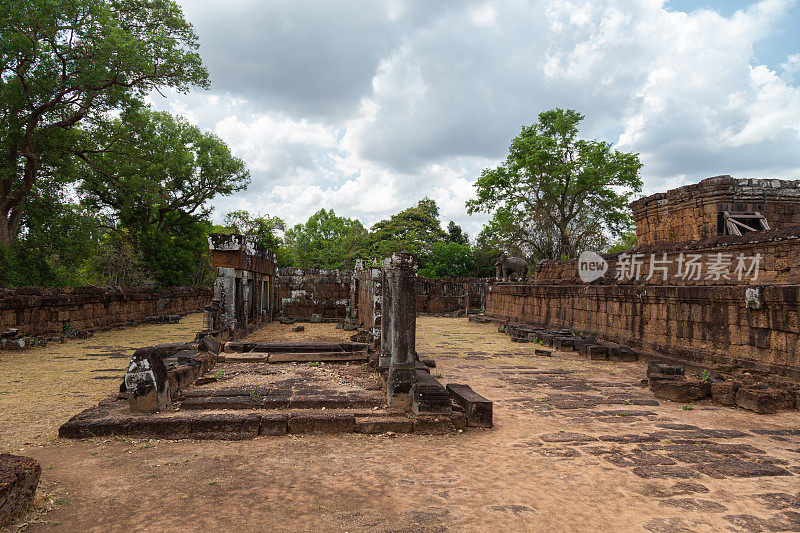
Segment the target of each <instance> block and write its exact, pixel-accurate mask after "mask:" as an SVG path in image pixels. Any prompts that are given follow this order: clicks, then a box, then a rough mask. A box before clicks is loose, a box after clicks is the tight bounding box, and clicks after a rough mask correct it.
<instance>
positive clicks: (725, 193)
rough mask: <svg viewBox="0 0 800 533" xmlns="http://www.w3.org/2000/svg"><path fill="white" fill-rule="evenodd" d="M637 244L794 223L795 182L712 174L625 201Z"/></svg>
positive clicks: (798, 203)
mask: <svg viewBox="0 0 800 533" xmlns="http://www.w3.org/2000/svg"><path fill="white" fill-rule="evenodd" d="M631 208H632V209H633V217H634V219H635V221H636V237H637V239H638V244H639V246H646V245H650V244H660V243H677V242H682V241H699V240H703V239H707V238H709V237H715V236H717V235H734V236H737V235H742V234H744V233H748V232H750V231H762V230H767V229H776V228H785V227H788V226H797V225H800V181H787V180H756V179H736V178H732V177H731V176H717V177H714V178H707V179H704V180H703V181H701V182H699V183H696V184H693V185H687V186H685V187H680V188H678V189H673V190H671V191H667V192H662V193H657V194H653V195H651V196H648V197H646V198H642V199H641V200H637V201H636V202H633V203H632V204H631Z"/></svg>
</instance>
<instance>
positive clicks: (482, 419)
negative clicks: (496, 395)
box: [447, 383, 492, 428]
mask: <svg viewBox="0 0 800 533" xmlns="http://www.w3.org/2000/svg"><path fill="white" fill-rule="evenodd" d="M447 392H448V393H449V394H450V398H451V399H452V400H453V401H454V402H456V403H457V404H458V405H460V406H461V407H462V408H463V409H464V414H465V415H466V417H467V425H468V426H472V427H484V428H490V427H492V402H491V401H490V400H488V399H486V398H484V397H483V396H481V395H480V394H478V393H477V392H475V391H474V390H472V388H471V387H470V386H469V385H464V384H461V383H448V385H447Z"/></svg>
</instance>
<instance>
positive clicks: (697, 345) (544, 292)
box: [486, 284, 800, 380]
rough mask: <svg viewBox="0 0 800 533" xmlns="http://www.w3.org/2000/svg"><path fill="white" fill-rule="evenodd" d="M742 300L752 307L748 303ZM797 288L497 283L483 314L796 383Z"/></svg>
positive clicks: (799, 362)
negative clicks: (754, 372)
mask: <svg viewBox="0 0 800 533" xmlns="http://www.w3.org/2000/svg"><path fill="white" fill-rule="evenodd" d="M748 301H750V302H752V303H751V304H749V306H748ZM798 302H800V286H798V285H786V286H782V285H774V286H761V287H745V286H718V287H711V286H705V287H692V286H688V287H679V286H671V287H670V286H640V285H636V286H630V285H582V286H575V285H523V284H498V285H494V286H492V287H491V288H490V290H489V293H488V296H487V302H486V314H487V315H488V316H490V317H492V318H496V319H498V320H501V321H504V322H512V323H515V324H529V325H532V326H537V327H541V328H547V329H561V328H568V329H574V330H577V331H579V332H580V333H581V334H589V335H594V336H596V337H598V338H600V339H604V340H607V341H611V342H616V343H619V344H623V345H626V346H630V347H632V348H635V349H641V350H644V351H649V352H654V353H658V354H664V355H668V356H671V357H673V358H676V359H680V360H683V361H687V362H694V363H698V364H703V365H710V366H713V365H722V366H725V365H733V366H739V367H742V368H744V369H747V370H756V371H760V372H766V373H771V374H775V375H782V376H786V377H789V378H791V379H794V380H800V308H799V307H798Z"/></svg>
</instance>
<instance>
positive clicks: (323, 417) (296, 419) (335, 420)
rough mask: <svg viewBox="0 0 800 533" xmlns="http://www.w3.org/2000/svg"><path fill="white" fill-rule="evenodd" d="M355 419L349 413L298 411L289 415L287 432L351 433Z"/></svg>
mask: <svg viewBox="0 0 800 533" xmlns="http://www.w3.org/2000/svg"><path fill="white" fill-rule="evenodd" d="M355 427H356V419H355V416H353V415H351V414H341V413H298V414H293V415H291V416H290V417H289V433H291V434H293V435H297V434H324V435H332V434H337V433H352V432H353V431H355Z"/></svg>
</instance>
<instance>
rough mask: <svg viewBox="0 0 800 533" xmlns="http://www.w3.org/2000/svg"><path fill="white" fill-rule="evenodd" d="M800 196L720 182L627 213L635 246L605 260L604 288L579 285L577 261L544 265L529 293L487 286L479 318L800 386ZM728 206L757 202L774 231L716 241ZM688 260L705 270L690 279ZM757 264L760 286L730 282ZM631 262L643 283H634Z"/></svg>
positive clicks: (788, 189)
mask: <svg viewBox="0 0 800 533" xmlns="http://www.w3.org/2000/svg"><path fill="white" fill-rule="evenodd" d="M798 191H800V188H798V182H783V181H778V180H734V179H733V178H730V177H721V178H711V179H709V180H704V181H702V182H700V183H698V184H697V185H692V186H688V187H684V188H682V189H677V190H676V191H670V192H668V193H664V194H660V195H654V196H652V197H650V198H646V199H644V200H640V201H638V202H634V203H633V204H632V207H633V209H634V214H635V217H636V222H637V234H638V236H639V241H640V244H639V246H638V247H636V248H633V249H631V250H627V251H625V252H623V253H620V254H613V255H606V256H604V259H605V260H606V261H607V263H608V270H607V271H606V272H605V274H604V275H603V276H600V277H599V278H597V279H595V280H594V281H591V282H590V283H586V282H584V281H582V280H581V279H580V276H579V270H578V260H568V261H548V262H544V263H541V264H539V265H537V268H536V273H535V275H534V279H533V282H532V283H529V284H514V283H512V284H507V283H504V284H495V285H493V286H491V287H490V289H489V292H488V294H487V298H486V314H487V316H489V317H492V318H495V319H497V320H500V321H504V322H509V323H519V324H528V325H532V326H535V327H539V328H543V329H562V328H565V329H572V330H576V331H578V332H580V333H581V334H588V335H594V336H596V337H598V338H599V339H603V340H607V341H611V342H616V343H619V344H623V345H627V346H630V347H632V348H635V349H639V350H642V351H645V352H650V353H654V354H658V355H662V356H667V357H672V358H674V359H678V360H682V361H686V362H690V363H696V364H701V365H705V366H709V367H715V368H726V367H730V368H741V369H744V370H749V371H755V372H759V373H769V374H772V375H776V376H785V377H788V378H790V379H792V380H797V381H800V220H798V221H796V222H795V225H791V222H792V221H794V220H795V219H798V217H800V194H798ZM758 195H761V196H760V200H758V198H757V197H758ZM712 200H713V201H712ZM730 201H734V202H739V201H742V202H744V201H746V202H755V203H758V202H760V205H755V206H750V207H751V208H752V207H755V209H753V210H756V211H758V210H761V211H760V212H762V214H765V215H766V216H767V219H768V221H769V222H770V225H771V227H772V229H770V230H764V231H755V232H750V233H746V234H744V235H741V236H734V235H724V236H723V235H717V234H716V233H715V232H712V231H711V228H712V222H713V223H714V226H713V227H714V228H716V225H715V224H716V216H717V209H718V202H722V203H724V202H730ZM740 207H741V211H745V210H747V209H746V208H745V207H742V206H740ZM770 217H772V218H770ZM665 240H672V241H680V242H664V241H665ZM693 255H694V256H699V257H700V263H701V264H702V265H703V268H704V269H705V270H702V271H701V272H700V273H699V274H698V273H697V272H692V273H691V275H686V274H688V272H687V268H686V261H688V260H689V258H690V257H691V256H693ZM756 256H757V257H758V261H757V268H758V275H757V276H753V275H752V273H747V272H744V273H743V275H741V276H740V275H737V273H736V267H737V264H738V259H739V258H740V257H741V258H742V259H743V265H744V268H750V267H752V266H753V263H754V259H755V258H756ZM633 257H636V259H637V260H638V261H639V263H640V267H639V269H640V270H639V272H638V276H633V275H632V272H631V260H632V258H633ZM659 261H663V262H662V263H658V262H659ZM721 262H723V263H724V264H725V266H726V268H725V269H722V270H723V272H722V274H721V275H719V274H720V273H719V270H717V271H716V272H714V271H713V270H712V269H711V268H710V265H712V264H717V265H720V264H723V263H721ZM651 265H653V266H655V267H656V268H655V269H654V270H653V272H652V274H653V275H652V276H650V274H651V271H650V268H651ZM680 265H683V266H682V268H681V267H680ZM659 267H660V268H659ZM679 268H680V270H679ZM682 272H683V274H684V275H683V276H681V275H680V274H681V273H682ZM621 273H624V274H625V275H624V276H622V277H621V279H620V277H618V275H619V274H621Z"/></svg>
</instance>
